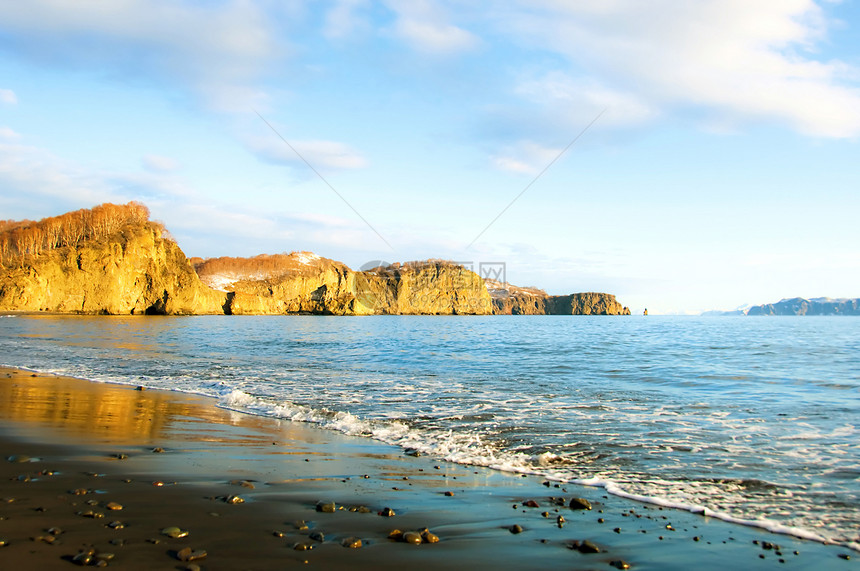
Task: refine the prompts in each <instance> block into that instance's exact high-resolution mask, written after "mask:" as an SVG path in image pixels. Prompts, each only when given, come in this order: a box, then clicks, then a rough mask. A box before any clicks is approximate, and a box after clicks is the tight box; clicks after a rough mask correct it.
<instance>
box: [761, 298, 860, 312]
mask: <svg viewBox="0 0 860 571" xmlns="http://www.w3.org/2000/svg"><path fill="white" fill-rule="evenodd" d="M747 315H860V299H830V298H827V297H818V298H813V299H804V298H802V297H795V298H791V299H783V300H782V301H779V302H777V303H768V304H765V305H756V306H753V307H751V308H749V310H748V311H747Z"/></svg>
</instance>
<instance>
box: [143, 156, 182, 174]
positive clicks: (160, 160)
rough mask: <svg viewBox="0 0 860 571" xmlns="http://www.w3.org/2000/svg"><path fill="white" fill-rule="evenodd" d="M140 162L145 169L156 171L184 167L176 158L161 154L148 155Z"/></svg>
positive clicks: (163, 171) (167, 170)
mask: <svg viewBox="0 0 860 571" xmlns="http://www.w3.org/2000/svg"><path fill="white" fill-rule="evenodd" d="M140 162H141V164H142V165H143V168H144V169H146V170H148V171H150V172H155V173H165V172H174V171H177V170H179V169H180V168H182V164H181V163H180V162H179V161H177V160H176V159H174V158H171V157H164V156H161V155H146V156H145V157H143V158H142V159H141V160H140Z"/></svg>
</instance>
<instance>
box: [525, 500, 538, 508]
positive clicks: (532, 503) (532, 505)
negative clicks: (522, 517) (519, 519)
mask: <svg viewBox="0 0 860 571" xmlns="http://www.w3.org/2000/svg"><path fill="white" fill-rule="evenodd" d="M523 506H525V507H527V508H539V507H540V505H538V503H537V502H536V501H534V500H527V501H525V502H523Z"/></svg>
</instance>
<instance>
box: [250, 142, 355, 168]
mask: <svg viewBox="0 0 860 571" xmlns="http://www.w3.org/2000/svg"><path fill="white" fill-rule="evenodd" d="M246 144H247V147H248V148H249V149H250V150H251V152H253V153H254V154H255V155H257V156H258V157H260V158H261V159H263V160H265V161H269V162H273V163H277V164H284V165H302V166H304V162H303V161H302V159H301V158H299V156H297V155H296V153H295V152H293V150H292V149H290V148H289V147H288V146H287V145H285V144H284V142H283V141H281V140H280V139H279V138H277V137H276V136H274V135H263V136H258V137H253V138H249V139H248V140H247V141H246ZM290 144H291V145H292V146H293V147H295V149H296V150H297V151H298V152H299V154H301V156H302V157H304V158H305V160H307V161H308V163H310V164H311V165H313V166H314V168H323V169H338V170H340V169H360V168H364V167H366V166H367V160H366V159H365V158H364V157H363V156H362V155H361V154H360V153H359V152H357V151H355V150H354V149H352V148H350V146H349V145H346V144H345V143H340V142H337V141H319V140H311V141H290Z"/></svg>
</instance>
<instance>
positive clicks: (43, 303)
mask: <svg viewBox="0 0 860 571" xmlns="http://www.w3.org/2000/svg"><path fill="white" fill-rule="evenodd" d="M164 232H165V231H164V229H163V228H162V227H161V226H160V225H159V224H156V223H153V222H150V221H149V211H148V209H147V208H146V207H145V206H144V205H142V204H138V203H129V204H126V205H114V204H103V205H100V206H97V207H95V208H93V209H90V210H78V211H76V212H69V213H66V214H63V215H61V216H57V217H53V218H46V219H44V220H40V221H39V222H32V221H22V222H14V221H0V311H49V312H57V313H101V314H170V315H182V314H217V313H226V314H236V315H242V314H265V315H273V314H319V315H381V314H393V315H489V314H492V313H505V314H513V315H528V314H533V315H542V314H552V313H561V314H568V315H570V314H575V315H591V314H600V315H617V314H622V313H624V312H627V313H628V314H629V311H627V309H626V308H622V307H621V305H620V304H618V302H616V301H615V297H614V296H612V295H609V294H598V293H581V294H572V295H569V296H547V295H546V292H544V291H542V290H538V289H534V288H516V287H513V286H508V285H507V284H497V283H495V282H493V283H489V282H488V283H486V284H485V282H484V280H483V279H481V278H480V277H479V276H478V275H477V274H475V273H474V272H472V271H470V270H467V269H465V268H464V267H463V266H461V265H458V264H454V263H451V262H445V261H439V260H429V261H425V262H408V263H406V264H402V265H401V264H392V265H390V266H385V267H378V268H376V269H373V270H369V271H363V272H354V271H352V270H351V269H349V268H348V267H347V266H345V265H344V264H342V263H340V262H336V261H334V260H329V259H326V258H321V257H319V256H316V255H315V254H312V253H310V252H294V253H292V254H289V255H288V254H277V255H272V256H269V255H263V256H257V257H254V258H214V259H210V260H202V259H195V261H194V264H193V265H192V263H191V261H189V260H188V258H186V257H185V254H184V253H183V252H182V250H180V249H179V246H177V245H176V243H175V242H173V241H172V240H171V239H167V238H165V237H164ZM488 289H489V290H490V291H488Z"/></svg>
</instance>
